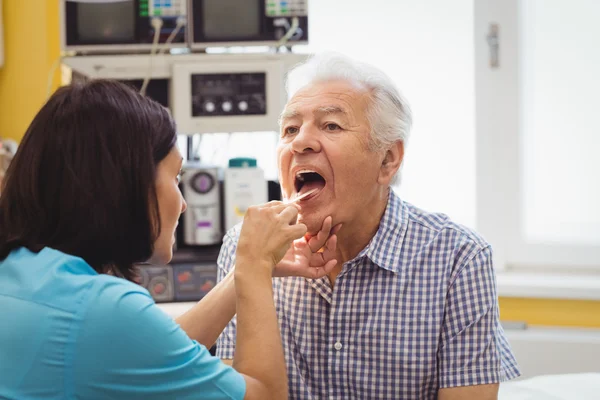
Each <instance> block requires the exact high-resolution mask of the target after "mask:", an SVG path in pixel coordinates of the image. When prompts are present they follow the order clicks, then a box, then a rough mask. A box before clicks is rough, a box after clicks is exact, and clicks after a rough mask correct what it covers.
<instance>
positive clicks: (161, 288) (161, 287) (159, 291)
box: [154, 283, 165, 294]
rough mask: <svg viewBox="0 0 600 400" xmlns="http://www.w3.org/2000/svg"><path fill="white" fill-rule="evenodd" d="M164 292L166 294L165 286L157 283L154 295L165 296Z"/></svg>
mask: <svg viewBox="0 0 600 400" xmlns="http://www.w3.org/2000/svg"><path fill="white" fill-rule="evenodd" d="M164 292H165V285H163V284H162V283H157V284H156V285H154V293H156V294H163V293H164Z"/></svg>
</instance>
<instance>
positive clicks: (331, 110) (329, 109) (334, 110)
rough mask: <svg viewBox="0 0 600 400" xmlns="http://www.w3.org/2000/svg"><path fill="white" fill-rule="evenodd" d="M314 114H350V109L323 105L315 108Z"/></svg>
mask: <svg viewBox="0 0 600 400" xmlns="http://www.w3.org/2000/svg"><path fill="white" fill-rule="evenodd" d="M313 114H343V115H345V116H347V115H348V111H346V110H345V109H343V108H342V107H340V106H323V107H319V108H317V109H315V110H314V111H313Z"/></svg>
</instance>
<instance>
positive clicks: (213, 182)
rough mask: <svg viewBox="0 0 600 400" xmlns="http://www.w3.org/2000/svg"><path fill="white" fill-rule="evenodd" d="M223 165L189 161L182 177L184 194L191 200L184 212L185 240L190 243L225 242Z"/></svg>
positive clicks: (211, 243) (210, 243) (186, 243)
mask: <svg viewBox="0 0 600 400" xmlns="http://www.w3.org/2000/svg"><path fill="white" fill-rule="evenodd" d="M219 178H220V177H219V169H218V168H217V167H204V166H202V165H199V164H194V163H188V164H186V165H185V166H184V167H183V175H182V177H181V189H182V194H183V196H184V197H185V200H186V202H187V211H186V212H185V213H184V214H183V241H184V243H185V245H187V246H207V245H213V244H218V243H221V240H222V239H223V230H222V228H221V190H220V184H219Z"/></svg>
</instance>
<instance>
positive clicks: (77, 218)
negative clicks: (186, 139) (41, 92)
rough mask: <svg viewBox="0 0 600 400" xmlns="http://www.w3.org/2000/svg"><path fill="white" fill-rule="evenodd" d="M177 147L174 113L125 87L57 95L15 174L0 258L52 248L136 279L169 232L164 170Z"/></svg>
mask: <svg viewBox="0 0 600 400" xmlns="http://www.w3.org/2000/svg"><path fill="white" fill-rule="evenodd" d="M176 141H177V134H176V129H175V123H174V121H173V119H172V117H171V115H170V114H169V112H168V110H166V109H165V108H164V107H162V106H161V105H159V104H158V103H156V102H154V101H153V100H151V99H149V98H147V97H144V96H142V95H140V94H138V93H137V92H135V91H134V90H133V89H131V88H130V87H128V86H126V85H124V84H122V83H119V82H115V81H109V80H91V81H88V82H85V83H77V84H73V85H70V86H65V87H62V88H60V89H58V90H57V91H56V92H55V93H54V95H53V96H52V97H51V98H50V99H49V100H48V102H47V103H46V104H45V105H44V106H43V107H42V109H41V110H40V111H39V112H38V114H37V115H36V116H35V118H34V119H33V121H32V122H31V125H30V126H29V128H28V129H27V132H26V133H25V136H24V137H23V140H22V141H21V144H20V146H19V149H18V151H17V153H16V154H15V157H14V159H13V160H12V162H11V164H10V166H9V168H8V171H7V173H6V177H5V180H4V182H3V190H2V194H1V196H0V260H3V259H5V258H6V257H7V256H8V255H9V254H10V252H11V251H12V250H13V249H15V248H18V247H22V246H24V247H26V248H28V249H29V250H31V251H34V252H38V251H40V250H41V249H42V248H44V247H51V248H53V249H56V250H59V251H62V252H64V253H67V254H71V255H74V256H78V257H81V258H83V259H84V260H85V261H86V262H87V263H88V264H90V265H91V266H92V267H93V268H94V269H95V270H96V271H98V272H99V273H113V274H115V275H117V276H121V277H124V278H126V279H132V278H133V274H134V265H135V264H136V263H139V262H144V261H146V260H148V259H149V258H150V256H151V255H152V252H153V250H154V242H155V240H156V238H157V237H158V235H159V233H160V217H159V210H158V201H157V197H156V191H155V178H156V168H157V165H158V163H159V162H160V161H161V160H162V159H164V158H165V157H166V156H167V154H169V152H170V151H171V149H172V148H173V147H174V146H175V143H176Z"/></svg>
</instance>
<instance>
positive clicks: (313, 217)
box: [298, 213, 327, 235]
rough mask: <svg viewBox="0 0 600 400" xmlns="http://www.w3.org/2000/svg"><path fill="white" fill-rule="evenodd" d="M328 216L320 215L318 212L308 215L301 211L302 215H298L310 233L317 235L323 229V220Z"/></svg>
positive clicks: (299, 220)
mask: <svg viewBox="0 0 600 400" xmlns="http://www.w3.org/2000/svg"><path fill="white" fill-rule="evenodd" d="M326 217H327V215H320V214H318V213H314V214H308V215H305V214H302V213H300V216H299V217H298V222H301V223H303V224H304V225H306V228H307V230H308V234H309V235H316V234H317V233H318V232H319V231H320V230H321V227H322V226H323V221H324V220H325V218H326Z"/></svg>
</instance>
